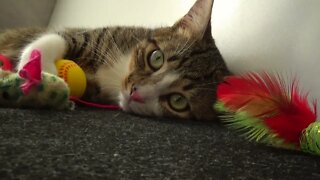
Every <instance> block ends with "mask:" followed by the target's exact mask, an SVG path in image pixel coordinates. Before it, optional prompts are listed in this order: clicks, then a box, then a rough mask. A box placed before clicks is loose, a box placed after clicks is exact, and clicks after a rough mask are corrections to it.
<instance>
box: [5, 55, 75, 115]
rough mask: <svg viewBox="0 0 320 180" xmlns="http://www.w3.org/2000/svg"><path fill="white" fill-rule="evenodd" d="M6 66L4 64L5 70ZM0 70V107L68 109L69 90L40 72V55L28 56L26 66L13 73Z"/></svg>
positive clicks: (61, 82)
mask: <svg viewBox="0 0 320 180" xmlns="http://www.w3.org/2000/svg"><path fill="white" fill-rule="evenodd" d="M7 63H8V62H6V67H8V65H7ZM8 70H9V69H5V70H3V69H2V70H0V106H1V107H14V108H49V109H59V110H63V109H72V108H73V107H74V105H73V102H71V101H70V100H69V94H70V90H69V87H68V85H67V84H66V83H65V81H64V80H63V79H62V78H60V77H58V76H55V75H52V74H49V73H44V72H41V54H40V51H38V50H35V51H33V52H32V54H31V57H30V60H29V62H28V63H27V64H26V65H25V66H24V67H23V69H22V70H20V71H19V72H17V73H15V72H12V71H8Z"/></svg>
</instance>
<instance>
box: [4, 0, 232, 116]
mask: <svg viewBox="0 0 320 180" xmlns="http://www.w3.org/2000/svg"><path fill="white" fill-rule="evenodd" d="M212 5H213V0H197V1H196V3H195V4H194V5H193V7H192V8H191V9H190V11H189V12H188V13H187V14H186V15H185V16H184V17H183V18H181V19H180V20H179V21H177V22H176V23H175V24H174V25H173V26H171V27H162V28H155V29H148V28H140V27H105V28H98V29H65V30H63V31H52V30H46V29H36V28H31V29H30V28H26V29H19V30H8V31H6V32H4V33H2V34H1V35H0V53H3V54H5V55H6V56H8V57H9V58H11V59H12V60H13V61H14V65H15V66H16V70H19V69H21V68H22V67H23V65H24V64H25V63H26V62H27V60H28V58H29V56H30V53H31V51H32V50H33V49H35V48H37V49H40V50H41V51H42V57H43V62H42V68H43V70H44V71H46V72H50V73H54V74H56V73H57V72H56V68H55V65H54V61H55V60H57V59H61V58H66V59H72V60H74V61H75V62H76V63H77V64H79V65H80V66H81V67H82V68H83V70H84V71H85V73H86V76H87V79H88V88H87V90H86V93H85V96H84V97H83V98H85V99H87V100H91V101H94V102H99V103H114V104H118V105H120V106H121V108H122V109H123V110H124V111H127V112H133V113H136V114H140V115H147V116H163V117H178V118H193V119H203V120H213V119H215V117H216V114H215V112H214V110H213V109H212V105H213V103H214V102H215V99H216V95H215V90H216V87H217V84H218V83H219V82H221V81H222V80H223V77H224V76H226V75H228V74H229V71H228V69H227V67H226V64H225V62H224V61H223V58H222V56H221V54H220V52H219V50H218V49H217V47H216V45H215V42H214V40H213V38H212V35H211V21H210V18H211V11H212Z"/></svg>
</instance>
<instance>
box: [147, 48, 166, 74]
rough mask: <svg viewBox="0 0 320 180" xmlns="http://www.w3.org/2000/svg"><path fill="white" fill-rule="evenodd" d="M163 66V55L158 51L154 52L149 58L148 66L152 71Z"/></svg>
mask: <svg viewBox="0 0 320 180" xmlns="http://www.w3.org/2000/svg"><path fill="white" fill-rule="evenodd" d="M163 64H164V55H163V53H162V52H161V51H160V50H155V51H153V52H152V53H151V55H150V58H149V65H150V67H151V68H152V69H153V70H158V69H160V68H161V67H162V66H163Z"/></svg>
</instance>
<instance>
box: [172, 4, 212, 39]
mask: <svg viewBox="0 0 320 180" xmlns="http://www.w3.org/2000/svg"><path fill="white" fill-rule="evenodd" d="M212 6H213V0H197V1H196V2H195V4H194V5H193V6H192V8H191V9H190V10H189V12H188V13H187V14H186V15H185V16H184V17H183V18H182V19H180V20H179V21H178V22H177V23H176V24H175V25H174V26H173V27H174V28H175V29H176V30H177V31H178V32H179V33H183V34H184V35H186V36H188V37H193V38H199V39H202V38H203V36H204V35H205V34H206V35H207V34H209V33H210V35H211V21H210V19H211V12H212Z"/></svg>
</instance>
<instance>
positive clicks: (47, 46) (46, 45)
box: [17, 33, 67, 75]
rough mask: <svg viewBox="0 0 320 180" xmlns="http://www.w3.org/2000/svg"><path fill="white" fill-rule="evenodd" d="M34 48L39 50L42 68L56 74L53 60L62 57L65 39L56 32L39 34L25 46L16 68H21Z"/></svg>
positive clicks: (65, 48) (65, 46)
mask: <svg viewBox="0 0 320 180" xmlns="http://www.w3.org/2000/svg"><path fill="white" fill-rule="evenodd" d="M34 49H38V50H40V51H41V59H42V61H41V67H42V70H43V71H45V72H48V73H51V74H55V75H56V74H57V70H56V66H55V61H56V60H58V59H62V58H63V56H64V54H65V52H66V50H67V45H66V41H65V40H64V39H63V38H62V37H61V36H60V35H58V34H54V33H53V34H45V35H42V36H40V38H38V39H36V40H35V41H34V42H32V43H31V44H29V45H28V46H26V47H25V48H24V49H23V50H22V53H21V56H20V61H19V64H18V66H17V70H18V71H19V70H21V69H22V68H23V67H24V65H25V64H26V63H27V62H28V61H29V58H30V55H31V52H32V51H33V50H34Z"/></svg>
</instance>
